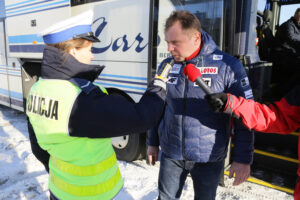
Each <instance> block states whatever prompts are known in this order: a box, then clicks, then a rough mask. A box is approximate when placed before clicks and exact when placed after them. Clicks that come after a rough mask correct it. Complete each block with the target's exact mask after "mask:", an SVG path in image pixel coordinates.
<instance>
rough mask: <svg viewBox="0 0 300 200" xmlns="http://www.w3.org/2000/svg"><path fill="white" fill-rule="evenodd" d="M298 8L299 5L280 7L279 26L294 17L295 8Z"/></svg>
mask: <svg viewBox="0 0 300 200" xmlns="http://www.w3.org/2000/svg"><path fill="white" fill-rule="evenodd" d="M299 7H300V4H293V5H282V6H281V8H280V16H279V24H278V25H281V24H282V23H284V22H286V21H287V20H289V19H290V18H291V17H293V16H294V13H295V11H296V10H297V8H299Z"/></svg>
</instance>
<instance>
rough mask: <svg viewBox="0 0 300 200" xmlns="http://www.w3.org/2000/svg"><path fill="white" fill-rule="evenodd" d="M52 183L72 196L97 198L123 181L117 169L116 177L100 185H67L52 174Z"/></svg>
mask: <svg viewBox="0 0 300 200" xmlns="http://www.w3.org/2000/svg"><path fill="white" fill-rule="evenodd" d="M50 181H51V182H52V183H53V184H54V185H55V187H57V188H59V189H61V190H63V191H65V192H67V193H69V194H71V195H74V196H95V195H99V194H103V193H105V192H108V191H110V190H112V189H113V188H114V187H115V186H116V184H117V183H118V182H119V181H121V173H120V171H119V170H118V169H117V171H116V173H115V175H114V176H112V177H111V178H110V179H108V180H106V181H105V182H103V183H99V184H97V185H91V186H78V185H73V184H70V183H67V182H65V181H63V180H62V179H60V178H58V177H57V176H53V175H52V174H51V173H50Z"/></svg>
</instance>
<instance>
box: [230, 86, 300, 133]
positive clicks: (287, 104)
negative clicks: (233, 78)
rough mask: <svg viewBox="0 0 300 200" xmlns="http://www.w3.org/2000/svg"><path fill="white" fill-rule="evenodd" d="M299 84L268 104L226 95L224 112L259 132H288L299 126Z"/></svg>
mask: <svg viewBox="0 0 300 200" xmlns="http://www.w3.org/2000/svg"><path fill="white" fill-rule="evenodd" d="M299 94H300V86H298V87H297V88H295V89H294V90H292V91H291V92H290V93H289V94H287V95H286V96H285V97H284V98H282V99H281V100H280V101H279V102H274V103H273V104H270V105H269V106H267V105H264V104H260V103H258V102H255V101H253V100H246V99H244V98H242V97H239V98H237V97H235V96H233V95H228V97H229V98H228V99H229V100H228V103H227V105H226V107H225V112H227V113H231V112H232V113H233V114H234V115H236V116H237V117H239V118H241V119H242V121H243V123H244V124H245V126H247V127H248V128H249V129H254V130H256V131H260V132H269V133H270V132H271V133H281V134H289V133H291V132H292V131H295V130H296V129H298V128H300V96H299Z"/></svg>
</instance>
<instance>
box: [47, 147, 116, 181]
mask: <svg viewBox="0 0 300 200" xmlns="http://www.w3.org/2000/svg"><path fill="white" fill-rule="evenodd" d="M51 162H52V164H53V165H54V166H55V167H56V168H57V169H59V170H61V171H63V172H65V173H68V174H71V175H73V176H95V175H98V174H100V173H102V172H104V171H105V170H108V169H109V168H111V167H113V166H114V165H115V164H116V162H117V158H116V154H115V153H113V152H112V155H111V156H110V157H108V158H107V159H105V160H103V161H101V162H99V163H97V164H95V165H90V166H77V165H72V164H70V163H67V162H65V161H62V160H59V159H57V158H54V157H51Z"/></svg>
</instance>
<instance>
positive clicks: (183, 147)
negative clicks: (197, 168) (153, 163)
mask: <svg viewBox="0 0 300 200" xmlns="http://www.w3.org/2000/svg"><path fill="white" fill-rule="evenodd" d="M185 66H186V63H184V67H185ZM184 83H185V84H184V92H183V115H182V121H181V124H182V157H183V159H184V160H186V158H185V153H184V152H185V132H184V118H185V110H186V95H187V87H188V84H189V82H188V79H187V78H186V77H185V76H184Z"/></svg>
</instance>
